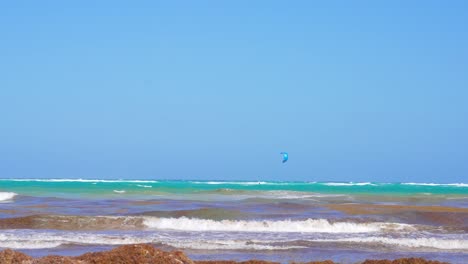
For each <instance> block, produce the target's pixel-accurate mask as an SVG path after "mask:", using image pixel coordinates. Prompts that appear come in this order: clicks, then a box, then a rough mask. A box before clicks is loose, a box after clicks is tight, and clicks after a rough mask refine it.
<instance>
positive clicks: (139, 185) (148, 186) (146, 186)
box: [137, 184, 153, 188]
mask: <svg viewBox="0 0 468 264" xmlns="http://www.w3.org/2000/svg"><path fill="white" fill-rule="evenodd" d="M137 186H138V187H143V188H153V186H151V185H142V184H137Z"/></svg>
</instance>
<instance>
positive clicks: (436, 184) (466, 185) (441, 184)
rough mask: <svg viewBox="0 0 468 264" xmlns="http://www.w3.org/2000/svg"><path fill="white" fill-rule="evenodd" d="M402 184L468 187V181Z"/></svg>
mask: <svg viewBox="0 0 468 264" xmlns="http://www.w3.org/2000/svg"><path fill="white" fill-rule="evenodd" d="M401 184H402V185H419V186H452V187H468V183H418V182H404V183H401Z"/></svg>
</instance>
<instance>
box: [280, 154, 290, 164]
mask: <svg viewBox="0 0 468 264" xmlns="http://www.w3.org/2000/svg"><path fill="white" fill-rule="evenodd" d="M280 154H281V155H283V163H285V162H286V161H288V159H289V155H288V153H287V152H281V153H280Z"/></svg>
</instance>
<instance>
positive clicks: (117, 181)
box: [0, 179, 158, 183]
mask: <svg viewBox="0 0 468 264" xmlns="http://www.w3.org/2000/svg"><path fill="white" fill-rule="evenodd" d="M0 181H16V182H28V181H34V182H93V183H96V182H107V183H119V182H122V183H125V182H127V183H157V182H158V181H152V180H97V179H0Z"/></svg>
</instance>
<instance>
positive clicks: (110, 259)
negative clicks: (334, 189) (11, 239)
mask: <svg viewBox="0 0 468 264" xmlns="http://www.w3.org/2000/svg"><path fill="white" fill-rule="evenodd" d="M50 263H57V264H58V263H61V264H91V263H92V264H108V263H114V264H144V263H148V264H149V263H152V264H279V262H270V261H262V260H249V261H243V262H236V261H230V260H214V261H193V260H191V259H190V258H189V257H187V255H185V254H184V253H183V252H182V251H162V250H159V249H156V248H154V247H153V246H151V245H148V244H135V245H125V246H120V247H117V248H115V249H112V250H110V251H103V252H90V253H86V254H83V255H80V256H77V257H66V256H57V255H49V256H45V257H42V258H32V257H30V256H28V255H26V254H24V253H21V252H18V251H13V250H10V249H6V250H3V251H0V264H50ZM446 263H447V262H439V261H432V260H425V259H422V258H402V259H396V260H365V261H364V262H362V264H446ZM292 264H299V263H295V262H292ZM301 264H335V262H333V261H331V260H324V261H310V262H305V263H304V262H303V263H301Z"/></svg>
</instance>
